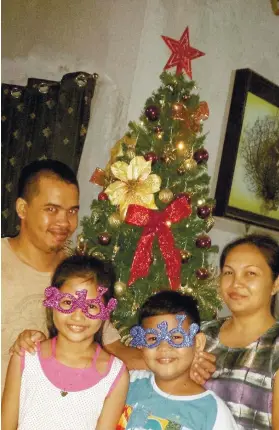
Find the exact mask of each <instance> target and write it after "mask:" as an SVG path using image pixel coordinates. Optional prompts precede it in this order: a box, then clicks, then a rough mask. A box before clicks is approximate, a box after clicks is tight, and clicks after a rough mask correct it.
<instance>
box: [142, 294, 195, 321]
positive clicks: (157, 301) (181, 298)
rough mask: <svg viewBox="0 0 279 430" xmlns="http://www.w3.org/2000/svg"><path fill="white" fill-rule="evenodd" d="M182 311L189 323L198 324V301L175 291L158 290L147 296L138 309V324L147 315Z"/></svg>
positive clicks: (174, 313) (173, 313) (172, 313)
mask: <svg viewBox="0 0 279 430" xmlns="http://www.w3.org/2000/svg"><path fill="white" fill-rule="evenodd" d="M180 313H184V314H185V315H187V316H188V317H189V318H190V320H191V323H193V322H195V323H196V324H198V325H200V323H201V320H200V314H199V310H198V302H197V300H195V299H194V298H193V297H192V296H189V295H186V294H181V293H179V292H177V291H170V290H165V291H160V292H159V293H156V294H154V295H153V296H151V297H149V298H148V299H147V300H146V302H145V303H144V304H143V305H142V307H141V308H140V310H139V324H142V322H143V320H144V319H145V318H148V317H154V316H158V315H169V314H170V315H176V314H180Z"/></svg>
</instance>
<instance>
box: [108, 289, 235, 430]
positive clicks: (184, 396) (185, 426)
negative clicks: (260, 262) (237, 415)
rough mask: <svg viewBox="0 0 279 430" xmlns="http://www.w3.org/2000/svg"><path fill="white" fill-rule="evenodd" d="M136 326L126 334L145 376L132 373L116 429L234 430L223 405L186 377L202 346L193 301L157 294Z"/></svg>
mask: <svg viewBox="0 0 279 430" xmlns="http://www.w3.org/2000/svg"><path fill="white" fill-rule="evenodd" d="M139 324H140V325H138V326H135V327H133V328H132V330H131V335H132V342H131V345H132V346H135V347H137V348H140V349H142V352H143V356H144V360H145V362H146V364H147V366H148V368H149V369H150V372H148V371H145V370H138V371H132V372H131V382H130V388H129V392H128V397H127V400H126V406H125V409H124V412H123V414H122V417H121V419H120V422H119V424H118V426H117V429H116V430H124V429H125V430H144V429H148V430H224V429H225V430H232V429H233V430H236V429H237V426H236V424H235V421H234V419H233V417H232V415H231V413H230V411H229V409H228V408H227V406H226V405H225V403H224V402H223V401H222V400H221V399H220V398H219V397H217V396H216V395H215V394H214V393H213V392H212V391H205V390H204V389H203V388H202V387H201V386H200V385H198V384H196V383H195V382H194V381H192V380H191V378H190V367H191V363H192V361H193V359H194V354H195V351H196V350H199V351H202V350H203V348H204V345H205V341H206V339H205V335H204V334H203V333H200V332H199V325H200V317H199V312H198V308H197V302H196V301H195V300H194V299H193V298H192V297H190V296H186V295H182V294H180V293H178V292H175V291H162V292H160V293H157V294H155V295H154V296H151V297H150V298H149V299H148V300H147V301H146V302H145V303H144V305H143V306H142V308H141V309H140V312H139Z"/></svg>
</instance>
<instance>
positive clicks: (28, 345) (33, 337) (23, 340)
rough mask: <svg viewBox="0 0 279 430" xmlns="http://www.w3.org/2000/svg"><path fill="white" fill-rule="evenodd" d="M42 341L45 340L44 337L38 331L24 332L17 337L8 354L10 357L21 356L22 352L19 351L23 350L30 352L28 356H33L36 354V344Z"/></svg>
mask: <svg viewBox="0 0 279 430" xmlns="http://www.w3.org/2000/svg"><path fill="white" fill-rule="evenodd" d="M43 340H46V336H45V334H44V333H43V332H41V331H38V330H24V331H23V332H22V333H20V334H19V335H18V337H17V339H16V340H15V342H14V344H13V345H12V346H11V348H10V350H9V353H10V354H11V355H12V354H17V355H20V356H22V355H23V352H22V351H21V350H22V349H24V350H25V351H27V352H30V354H34V353H35V352H36V343H37V342H42V341H43Z"/></svg>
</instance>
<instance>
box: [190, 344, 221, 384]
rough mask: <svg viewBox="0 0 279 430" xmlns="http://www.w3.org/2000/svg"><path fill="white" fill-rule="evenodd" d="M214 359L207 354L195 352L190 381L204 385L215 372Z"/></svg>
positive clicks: (213, 356) (211, 355)
mask: <svg viewBox="0 0 279 430" xmlns="http://www.w3.org/2000/svg"><path fill="white" fill-rule="evenodd" d="M215 361H216V357H215V355H213V354H210V353H208V352H204V351H202V352H197V353H196V354H195V357H194V360H193V363H192V366H191V369H190V377H191V379H192V380H193V381H194V382H196V383H197V384H199V385H204V384H205V383H206V381H207V380H208V379H209V378H210V377H211V375H212V374H213V373H214V372H215V370H216V366H215Z"/></svg>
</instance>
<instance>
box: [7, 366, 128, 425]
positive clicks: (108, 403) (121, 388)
mask: <svg viewBox="0 0 279 430" xmlns="http://www.w3.org/2000/svg"><path fill="white" fill-rule="evenodd" d="M128 388H129V373H128V371H127V370H125V372H123V374H122V375H121V377H120V379H119V381H118V383H117V385H116V386H115V387H114V389H113V391H112V392H111V393H110V394H109V396H108V397H107V398H106V400H105V403H104V406H103V409H102V412H101V415H100V417H99V419H98V423H97V427H96V430H104V429H106V430H115V428H116V426H117V424H118V422H119V420H120V417H121V414H122V412H123V408H124V405H125V401H126V397H127V392H128ZM3 430H4V429H3Z"/></svg>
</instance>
